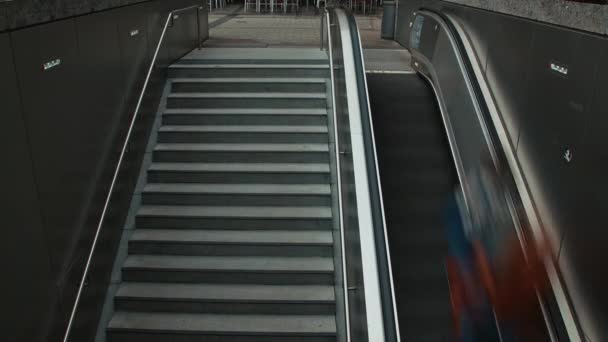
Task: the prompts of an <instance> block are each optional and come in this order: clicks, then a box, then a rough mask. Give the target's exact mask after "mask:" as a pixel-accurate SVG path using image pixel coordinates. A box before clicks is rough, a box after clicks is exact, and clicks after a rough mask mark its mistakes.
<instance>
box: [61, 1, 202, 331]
mask: <svg viewBox="0 0 608 342" xmlns="http://www.w3.org/2000/svg"><path fill="white" fill-rule="evenodd" d="M193 9H196V27H197V31H198V32H197V40H198V49H201V27H200V25H201V24H200V11H201V10H202V9H203V6H200V5H193V6H188V7H184V8H180V9H176V10H173V11H171V12H169V14H167V20H165V25H164V26H163V31H162V32H161V35H160V39H159V40H158V43H157V44H156V50H155V51H154V57H152V61H151V62H150V67H149V68H148V73H147V74H146V80H145V82H144V85H143V87H142V90H141V92H140V94H139V98H138V100H137V105H136V106H135V111H134V112H133V116H132V118H131V123H130V125H129V130H128V131H127V135H126V136H125V140H124V142H123V144H122V150H121V151H120V157H119V159H118V163H117V164H116V168H115V170H114V175H113V176H112V182H111V184H110V188H109V190H108V194H107V196H106V200H105V203H104V206H103V211H102V212H101V216H100V218H99V223H98V224H97V230H96V231H95V237H94V238H93V243H92V245H91V250H90V251H89V256H88V258H87V263H86V265H85V268H84V271H83V273H82V277H81V279H80V284H79V286H78V292H77V294H76V299H75V300H74V306H73V307H72V312H71V314H70V319H69V321H68V325H67V327H66V330H65V334H64V336H63V342H67V341H68V339H69V337H70V332H71V330H72V325H73V323H74V317H75V316H76V311H77V310H78V305H79V304H80V298H81V296H82V291H83V289H84V286H85V281H86V277H87V275H88V273H89V269H90V266H91V260H92V259H93V255H94V253H95V248H96V247H97V241H98V239H99V233H100V232H101V227H102V226H103V223H104V220H105V218H106V213H107V212H108V207H109V204H110V200H111V199H112V193H113V192H114V186H115V185H116V180H117V179H118V174H119V172H120V167H121V166H122V162H123V160H124V156H125V154H126V151H127V147H128V145H129V141H130V138H131V134H132V132H133V127H134V126H135V121H136V120H137V117H138V114H139V109H140V107H141V103H142V101H143V98H144V94H145V93H146V90H147V88H148V83H149V81H150V76H151V75H152V71H153V70H154V66H155V64H156V59H157V57H158V52H159V51H160V48H161V46H162V43H163V42H164V38H165V34H166V33H167V28H168V27H169V26H173V22H174V20H175V19H177V17H175V14H177V13H181V12H185V11H189V10H193Z"/></svg>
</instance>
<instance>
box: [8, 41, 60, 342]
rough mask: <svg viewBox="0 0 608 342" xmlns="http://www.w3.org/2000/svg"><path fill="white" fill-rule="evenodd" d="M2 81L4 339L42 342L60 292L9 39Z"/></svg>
mask: <svg viewBox="0 0 608 342" xmlns="http://www.w3.org/2000/svg"><path fill="white" fill-rule="evenodd" d="M0 80H2V82H0V93H1V94H2V96H3V97H2V98H3V101H2V115H1V117H2V128H3V129H2V131H3V132H2V134H1V135H0V154H1V155H2V160H3V163H2V168H0V170H1V171H0V187H1V188H2V197H3V198H4V200H3V201H2V202H3V204H2V209H1V212H2V239H0V241H1V242H0V258H1V259H2V260H3V262H2V265H3V274H4V277H3V280H2V283H1V285H0V288H1V289H2V293H4V294H5V295H4V300H3V305H2V310H3V311H4V312H5V314H6V315H7V316H5V317H10V318H11V321H10V322H11V324H2V327H3V329H2V330H3V331H2V339H3V340H5V341H42V340H43V338H44V332H45V327H44V323H43V320H44V317H45V315H46V314H47V313H48V311H49V309H50V305H51V304H52V298H54V297H55V296H56V287H55V286H54V284H53V282H52V280H51V265H50V261H49V258H48V250H47V246H46V243H45V241H44V237H45V234H44V232H43V230H42V222H41V218H40V205H39V203H38V198H37V194H36V188H35V183H34V178H33V175H32V170H31V167H32V160H31V156H30V152H29V146H28V143H27V133H26V130H25V126H24V123H23V113H22V110H21V103H20V97H19V93H18V88H17V79H16V75H15V72H14V64H13V59H12V51H11V47H10V40H9V36H8V34H1V35H0ZM5 323H6V320H5Z"/></svg>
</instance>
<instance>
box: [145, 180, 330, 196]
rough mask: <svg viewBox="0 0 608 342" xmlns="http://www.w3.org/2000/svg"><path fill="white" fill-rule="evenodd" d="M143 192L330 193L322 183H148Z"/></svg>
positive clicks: (327, 187)
mask: <svg viewBox="0 0 608 342" xmlns="http://www.w3.org/2000/svg"><path fill="white" fill-rule="evenodd" d="M144 192H158V193H187V194H203V193H204V194H236V195H238V194H260V195H330V194H331V189H330V187H329V185H324V184H200V183H190V184H188V183H150V184H147V185H146V186H145V187H144Z"/></svg>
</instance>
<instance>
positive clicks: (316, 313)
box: [106, 49, 338, 342]
mask: <svg viewBox="0 0 608 342" xmlns="http://www.w3.org/2000/svg"><path fill="white" fill-rule="evenodd" d="M208 50H213V49H208ZM218 50H220V49H218ZM223 50H228V51H227V52H226V53H227V54H228V53H230V50H231V49H223ZM236 50H239V49H233V51H236ZM262 50H270V49H262ZM288 50H291V49H288ZM288 50H285V51H288ZM310 50H314V49H310ZM202 51H203V52H202V55H200V54H201V52H195V53H194V55H192V56H187V57H186V58H184V59H182V60H181V61H179V62H178V63H177V64H174V65H172V66H171V67H170V71H169V75H170V82H171V93H170V94H169V95H168V97H167V99H166V109H165V110H164V113H163V115H162V124H161V126H160V129H159V130H158V134H157V141H156V145H155V146H154V149H153V152H152V163H151V164H150V165H149V167H148V170H147V184H146V185H145V187H144V189H143V192H142V196H141V206H140V207H139V209H138V212H137V214H136V221H135V229H134V231H133V233H132V235H131V237H130V239H129V243H128V254H127V257H126V259H125V260H124V262H123V264H122V269H121V270H122V272H121V274H122V282H121V283H120V285H119V288H118V290H117V292H116V294H115V296H114V313H113V316H112V318H111V320H110V322H109V324H108V326H107V330H106V335H107V340H108V341H109V342H122V341H137V342H140V341H146V342H147V341H180V342H186V341H208V342H212V341H222V342H224V341H229V342H233V341H264V342H272V341H282V342H292V341H293V342H295V341H315V342H317V341H319V342H321V341H336V340H337V339H338V337H337V335H338V334H337V327H336V325H337V324H336V297H335V293H336V291H335V289H334V279H335V278H336V275H335V270H334V238H333V228H334V222H333V215H334V214H333V213H332V190H331V185H330V183H331V182H330V179H331V177H330V153H329V134H328V120H327V116H328V109H327V108H328V103H329V101H328V92H327V85H326V84H327V82H328V81H327V78H328V76H329V68H328V65H327V64H328V61H327V59H326V58H327V57H326V56H323V55H322V53H321V52H320V51H318V50H316V51H314V52H311V51H308V50H307V53H304V54H302V55H304V56H305V58H298V59H296V58H293V57H292V58H287V59H281V58H278V59H276V58H274V57H273V58H272V59H269V58H253V59H251V58H247V57H243V56H238V58H239V59H234V58H235V56H234V55H233V54H232V55H226V56H225V57H222V58H218V57H217V54H218V53H220V52H218V51H205V50H202ZM196 53H198V54H199V55H196ZM257 53H258V55H263V54H264V53H267V52H265V51H262V52H260V51H258V52H257ZM279 53H280V52H279ZM205 54H207V55H209V54H211V56H213V58H210V57H205V56H207V55H205ZM254 55H255V53H254ZM306 56H309V57H306ZM310 56H313V57H310ZM315 56H316V57H315ZM231 58H232V59H231ZM219 62H221V64H220V63H219Z"/></svg>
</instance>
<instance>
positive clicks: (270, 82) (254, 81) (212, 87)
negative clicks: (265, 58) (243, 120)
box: [171, 77, 326, 93]
mask: <svg viewBox="0 0 608 342" xmlns="http://www.w3.org/2000/svg"><path fill="white" fill-rule="evenodd" d="M325 90H326V79H325V78H296V77H282V78H270V77H257V78H245V77H241V78H238V77H225V78H174V79H172V80H171V91H172V92H174V93H190V92H212V93H214V92H215V93H222V92H249V93H261V92H267V93H275V92H277V93H278V92H287V93H303V92H312V93H324V92H325Z"/></svg>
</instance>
